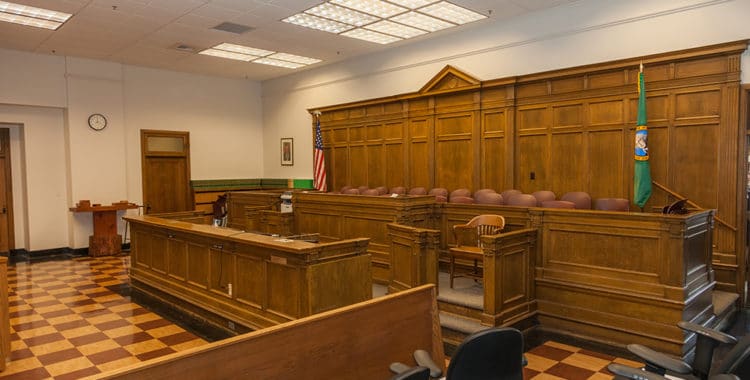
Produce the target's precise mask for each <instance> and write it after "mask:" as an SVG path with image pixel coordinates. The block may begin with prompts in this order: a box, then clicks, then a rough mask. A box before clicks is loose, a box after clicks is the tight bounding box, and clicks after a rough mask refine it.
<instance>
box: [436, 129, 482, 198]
mask: <svg viewBox="0 0 750 380" xmlns="http://www.w3.org/2000/svg"><path fill="white" fill-rule="evenodd" d="M435 167H436V170H437V173H436V176H435V187H444V188H448V189H458V188H460V187H472V186H471V183H472V173H473V171H474V155H473V147H472V143H471V140H466V139H464V140H448V141H438V143H437V149H436V152H435Z"/></svg>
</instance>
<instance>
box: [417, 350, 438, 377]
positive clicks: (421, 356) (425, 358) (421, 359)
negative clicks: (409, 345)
mask: <svg viewBox="0 0 750 380" xmlns="http://www.w3.org/2000/svg"><path fill="white" fill-rule="evenodd" d="M414 361H416V362H417V365H419V366H421V367H427V368H429V369H430V377H434V378H438V377H440V376H442V375H443V370H442V369H440V367H438V365H437V364H436V363H435V361H434V360H432V357H431V356H430V353H429V352H427V351H425V350H416V351H414Z"/></svg>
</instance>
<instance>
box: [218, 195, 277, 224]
mask: <svg viewBox="0 0 750 380" xmlns="http://www.w3.org/2000/svg"><path fill="white" fill-rule="evenodd" d="M283 192H284V190H262V191H233V192H230V193H228V194H227V227H229V228H236V229H239V230H242V229H245V228H246V227H247V224H246V220H245V207H261V208H266V209H268V210H276V211H279V205H280V204H281V199H280V198H279V196H281V193H283ZM251 230H258V229H257V228H253V229H249V230H248V231H251Z"/></svg>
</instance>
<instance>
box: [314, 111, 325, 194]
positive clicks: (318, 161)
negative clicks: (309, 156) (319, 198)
mask: <svg viewBox="0 0 750 380" xmlns="http://www.w3.org/2000/svg"><path fill="white" fill-rule="evenodd" d="M313 165H314V166H315V167H314V170H313V186H315V188H316V189H318V190H320V191H323V192H325V191H328V186H326V158H325V155H324V154H323V136H321V134H320V117H316V120H315V158H314V160H313Z"/></svg>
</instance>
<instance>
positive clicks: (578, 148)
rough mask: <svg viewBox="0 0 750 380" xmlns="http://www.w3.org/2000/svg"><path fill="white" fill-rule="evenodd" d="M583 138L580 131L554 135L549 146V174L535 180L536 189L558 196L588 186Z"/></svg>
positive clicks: (586, 153)
mask: <svg viewBox="0 0 750 380" xmlns="http://www.w3.org/2000/svg"><path fill="white" fill-rule="evenodd" d="M583 139H584V137H583V135H582V134H581V133H561V134H556V135H554V138H553V139H552V144H551V145H552V146H551V148H550V165H549V166H550V170H549V172H550V175H549V178H546V179H543V180H542V181H537V183H536V185H537V188H536V190H552V191H553V192H555V194H556V195H557V197H558V198H559V197H561V196H562V195H563V194H565V193H566V192H568V191H574V190H575V189H587V188H589V187H588V179H587V178H586V176H585V174H584V173H585V170H586V166H587V165H586V164H587V163H588V160H587V157H588V152H587V151H586V144H584V143H583ZM537 178H539V177H537Z"/></svg>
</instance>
